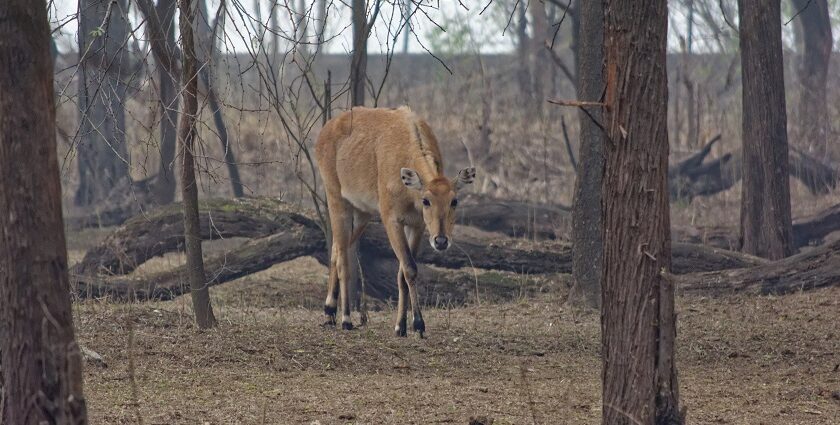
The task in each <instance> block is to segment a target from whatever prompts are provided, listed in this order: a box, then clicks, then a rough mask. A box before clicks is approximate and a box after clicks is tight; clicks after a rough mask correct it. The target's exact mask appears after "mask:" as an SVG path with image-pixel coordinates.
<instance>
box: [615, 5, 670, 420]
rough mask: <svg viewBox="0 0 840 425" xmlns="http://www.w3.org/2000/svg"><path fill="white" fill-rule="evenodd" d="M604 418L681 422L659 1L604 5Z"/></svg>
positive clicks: (664, 15) (663, 25) (663, 13)
mask: <svg viewBox="0 0 840 425" xmlns="http://www.w3.org/2000/svg"><path fill="white" fill-rule="evenodd" d="M604 12H605V32H604V39H605V40H604V41H605V56H606V70H605V77H606V91H605V93H606V99H605V100H606V101H605V103H606V108H605V114H604V115H605V120H604V126H605V128H606V130H607V143H606V144H605V153H606V166H605V169H604V179H603V184H602V191H603V192H602V196H603V198H602V208H603V217H604V232H603V235H604V236H603V238H604V269H603V276H602V279H601V285H602V294H603V295H602V306H601V340H602V345H603V348H602V356H603V406H604V407H603V423H604V424H610V425H615V424H628V425H630V424H645V425H653V424H681V423H683V417H682V413H681V412H680V407H679V394H678V386H677V373H676V366H675V363H674V340H675V338H676V317H675V314H674V288H673V282H672V281H670V280H669V279H667V278H666V277H665V276H666V275H667V274H668V273H669V270H671V238H670V219H669V206H668V132H667V101H668V86H667V76H666V72H665V51H666V37H667V32H668V7H667V2H666V0H607V2H606V3H605V10H604Z"/></svg>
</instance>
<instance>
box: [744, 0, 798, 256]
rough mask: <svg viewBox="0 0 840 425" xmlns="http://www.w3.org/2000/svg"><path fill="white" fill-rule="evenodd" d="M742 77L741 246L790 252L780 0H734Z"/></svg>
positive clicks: (774, 253)
mask: <svg viewBox="0 0 840 425" xmlns="http://www.w3.org/2000/svg"><path fill="white" fill-rule="evenodd" d="M738 11H739V15H740V26H739V28H740V44H741V75H742V81H743V100H742V108H743V131H742V137H743V155H742V161H743V166H742V169H743V184H742V193H741V234H740V240H741V249H742V250H743V251H744V252H746V253H748V254H753V255H758V256H760V257H765V258H769V259H780V258H784V257H787V256H788V255H790V254H791V253H792V252H793V246H792V240H793V227H792V224H791V214H790V183H789V175H788V142H787V113H786V111H785V80H784V64H783V63H782V24H781V21H780V19H781V18H780V17H781V4H780V0H772V1H769V2H768V1H760V0H738Z"/></svg>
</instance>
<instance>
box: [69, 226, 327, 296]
mask: <svg viewBox="0 0 840 425" xmlns="http://www.w3.org/2000/svg"><path fill="white" fill-rule="evenodd" d="M324 249H325V246H324V235H323V233H321V231H320V230H318V229H317V228H312V227H309V226H302V225H298V226H293V227H292V228H290V229H284V230H280V231H279V232H278V233H275V234H273V235H270V236H266V237H264V238H260V239H254V240H251V241H248V242H245V243H244V244H242V246H240V247H239V248H237V249H234V250H231V251H230V252H227V253H225V254H224V255H219V256H216V257H213V258H211V259H209V260H207V261H206V262H205V266H204V267H205V269H206V270H208V276H207V284H208V285H209V286H214V285H218V284H221V283H225V282H229V281H231V280H234V279H238V278H240V277H243V276H247V275H249V274H253V273H256V272H259V271H262V270H265V269H267V268H269V267H271V266H273V265H275V264H279V263H282V262H285V261H290V260H294V259H295V258H298V257H301V256H306V255H312V254H315V253H316V252H319V251H323V250H324ZM186 267H187V266H186V265H182V266H179V267H176V268H174V269H172V270H167V271H164V272H160V273H156V274H154V275H151V276H146V277H126V276H102V275H72V274H71V276H72V278H73V279H72V280H73V284H74V286H75V288H74V289H75V291H74V292H75V293H76V294H77V295H78V296H79V297H81V298H101V297H108V298H110V299H112V300H115V301H145V300H168V299H172V298H174V297H176V296H178V295H182V294H185V293H187V292H189V290H190V284H189V282H187V280H186V278H185V277H186V276H187V270H186Z"/></svg>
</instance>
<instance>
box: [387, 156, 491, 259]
mask: <svg viewBox="0 0 840 425" xmlns="http://www.w3.org/2000/svg"><path fill="white" fill-rule="evenodd" d="M400 177H401V178H402V182H403V184H405V186H406V187H408V188H409V189H414V190H415V191H417V192H418V193H419V195H420V196H419V197H418V202H419V203H420V204H421V206H420V208H422V211H423V221H424V222H425V223H426V229H428V231H429V244H430V245H432V248H434V249H435V251H445V250H446V249H448V248H449V245H450V241H451V240H452V230H453V229H454V228H455V208H457V207H458V191H459V190H460V189H461V188H463V187H464V186H466V185H468V184H472V182H473V181H474V180H475V167H468V168H464V169H463V170H461V171H459V172H458V176H457V177H455V178H454V179H452V180H449V179H447V178H444V177H438V178H435V179H433V180H431V181H429V182H427V183H423V179H421V178H420V175H419V174H418V173H417V172H416V171H414V170H412V169H410V168H403V169H401V170H400Z"/></svg>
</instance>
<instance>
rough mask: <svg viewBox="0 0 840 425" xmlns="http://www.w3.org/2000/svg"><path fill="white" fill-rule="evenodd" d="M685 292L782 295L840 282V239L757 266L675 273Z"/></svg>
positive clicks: (712, 294)
mask: <svg viewBox="0 0 840 425" xmlns="http://www.w3.org/2000/svg"><path fill="white" fill-rule="evenodd" d="M674 279H675V280H676V282H677V288H678V290H679V291H680V292H681V293H683V294H690V295H703V296H722V295H729V294H736V293H737V294H760V295H771V294H772V295H782V294H788V293H791V292H797V291H806V290H812V289H817V288H823V287H827V286H837V285H839V284H840V241H835V242H832V243H831V244H828V245H823V246H820V247H818V248H815V249H813V250H810V251H808V252H804V253H801V254H798V255H794V256H792V257H788V258H785V259H783V260H779V261H774V262H768V263H765V264H760V265H757V266H754V267H749V268H742V269H735V270H721V271H713V272H705V273H691V274H687V275H683V276H676V277H674Z"/></svg>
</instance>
